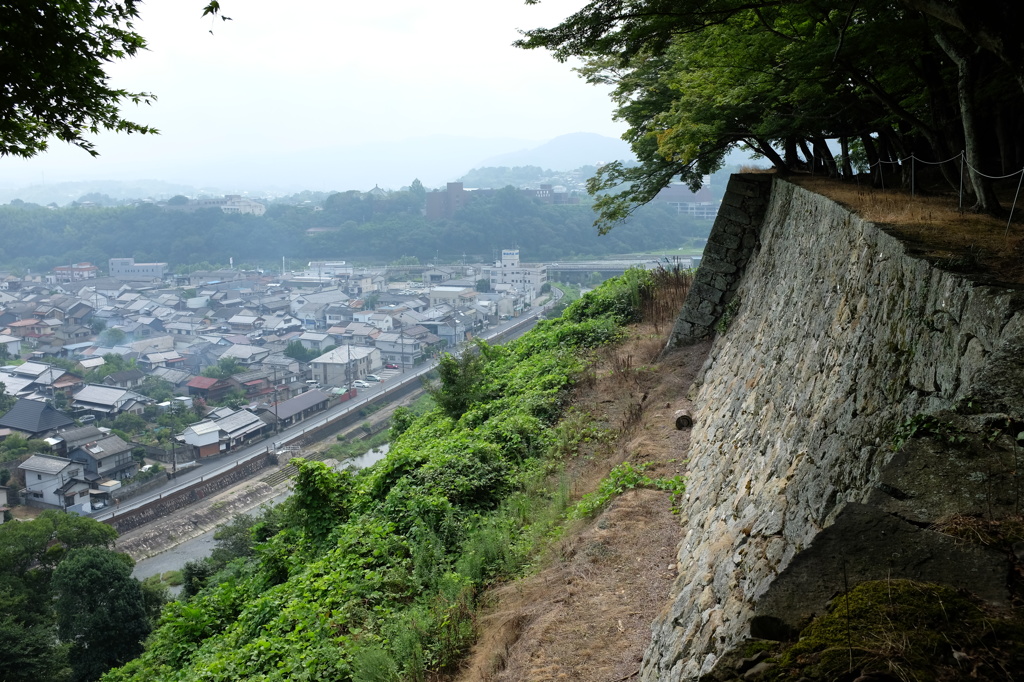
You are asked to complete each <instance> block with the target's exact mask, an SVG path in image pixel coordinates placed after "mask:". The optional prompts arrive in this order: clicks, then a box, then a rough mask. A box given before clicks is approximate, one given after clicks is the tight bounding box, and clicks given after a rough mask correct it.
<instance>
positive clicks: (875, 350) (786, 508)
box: [641, 178, 1024, 682]
mask: <svg viewBox="0 0 1024 682" xmlns="http://www.w3.org/2000/svg"><path fill="white" fill-rule="evenodd" d="M737 183H739V184H737ZM757 186H761V187H764V188H765V189H768V185H765V184H763V183H762V184H761V185H757V183H756V181H754V183H753V184H751V181H750V179H749V178H747V179H746V180H744V179H743V178H734V183H733V184H731V185H730V190H729V193H728V195H727V197H726V200H725V203H726V205H728V206H731V207H733V209H739V211H740V212H739V214H737V212H736V210H732V209H730V211H728V212H727V215H725V216H724V217H723V218H720V219H719V221H718V222H716V225H715V228H714V230H713V233H712V236H711V238H710V240H709V242H710V243H713V244H714V243H717V244H720V245H723V247H722V248H719V249H718V251H719V252H720V253H717V257H718V260H719V261H720V263H719V264H718V265H717V266H715V270H714V271H711V270H709V271H708V272H706V273H704V276H705V278H707V279H708V280H709V283H710V284H713V285H714V286H708V287H695V288H694V289H693V290H692V291H691V297H694V298H693V300H689V301H687V308H688V309H689V310H691V311H695V312H699V313H702V314H700V315H698V314H693V315H690V318H689V319H685V320H683V321H682V322H681V323H680V324H679V325H677V333H676V335H675V337H674V338H675V341H676V342H677V343H678V342H681V343H686V342H687V340H688V339H695V338H699V337H700V336H701V335H715V337H716V338H715V341H714V344H713V346H712V349H711V351H710V355H709V357H708V360H707V362H706V364H705V367H704V370H703V372H702V376H701V377H700V378H699V379H698V383H697V385H696V386H695V387H694V388H693V389H692V391H691V393H692V396H693V397H694V405H695V412H694V415H693V416H694V423H695V424H694V430H693V434H692V439H691V450H690V452H689V455H688V456H689V460H690V465H689V466H690V473H689V476H690V480H689V484H688V491H687V499H686V501H685V503H684V505H683V514H682V519H681V521H682V523H683V532H684V537H685V539H684V541H683V544H682V546H681V547H680V548H679V560H678V567H679V568H678V570H679V572H680V574H679V577H678V580H677V583H676V586H675V589H674V595H673V599H672V601H671V602H670V603H669V604H667V605H666V606H665V608H664V611H663V613H662V614H661V615H660V616H659V617H658V619H657V620H656V622H655V623H654V626H653V638H652V642H651V645H650V647H649V649H648V651H647V653H646V656H645V659H644V663H643V667H642V669H641V677H642V679H644V680H647V681H649V682H654V681H655V680H659V681H660V680H683V679H685V680H691V679H698V678H699V677H701V676H702V675H706V674H708V673H710V672H711V671H713V670H714V668H715V666H716V664H717V663H719V662H720V661H721V660H722V657H723V656H724V655H725V654H727V653H728V652H730V651H731V650H733V649H734V648H735V647H736V646H737V645H738V644H739V643H741V642H742V641H743V640H744V638H746V637H748V636H750V635H751V633H752V630H753V633H754V634H755V635H758V636H765V637H769V638H777V637H775V636H774V635H775V634H777V632H778V631H785V630H787V629H788V628H792V627H796V626H798V625H799V623H800V622H802V620H803V619H806V617H809V616H810V615H813V614H815V613H820V612H821V611H822V610H823V608H824V602H825V601H826V600H827V599H828V598H829V597H830V596H831V595H832V594H833V593H834V592H835V591H837V589H841V586H842V580H843V579H844V577H845V579H847V580H849V581H851V582H852V583H855V582H856V581H858V580H865V579H875V578H876V577H877V578H884V577H886V576H887V575H889V576H892V577H900V576H907V577H915V578H919V579H932V580H938V581H942V582H950V583H954V584H957V583H964V582H966V583H967V586H969V587H972V588H974V589H975V591H977V592H979V593H982V595H983V596H985V597H986V598H988V599H990V600H991V601H994V602H998V601H999V600H1000V598H1001V594H1000V581H1002V584H1003V585H1004V588H1003V589H1004V591H1005V575H1006V573H1000V571H1006V567H1005V566H1004V567H1000V566H999V564H998V561H999V559H998V558H995V559H994V558H993V557H992V556H989V555H987V554H985V552H984V551H981V550H977V551H975V550H973V549H970V548H967V549H963V551H962V553H960V554H957V551H959V550H958V549H957V548H956V547H952V546H948V545H946V544H943V543H944V542H946V541H947V540H948V538H947V539H943V537H940V534H938V533H934V532H931V531H929V530H927V525H928V523H930V522H932V521H934V520H935V519H934V517H935V516H938V515H940V514H941V513H949V512H950V511H953V512H954V513H955V512H956V511H958V510H968V509H972V508H974V507H972V506H971V505H974V506H975V507H976V506H977V503H978V499H977V497H978V496H977V495H973V494H972V493H971V486H972V485H975V483H972V481H975V482H977V481H979V480H985V477H986V476H990V474H988V473H985V472H984V471H982V469H984V468H985V467H987V466H989V465H988V464H981V463H976V462H975V461H973V460H971V461H967V462H963V461H957V462H956V463H954V464H949V466H951V467H953V468H956V467H959V468H958V469H956V471H959V472H960V473H959V474H956V476H962V477H963V479H962V480H959V481H958V482H957V483H956V484H954V485H949V486H948V487H947V488H944V486H946V485H947V484H948V483H949V481H950V480H951V479H950V478H949V477H953V474H948V472H947V473H944V474H942V475H943V476H947V478H944V479H942V481H946V483H942V481H940V483H939V484H938V485H937V486H936V488H937V489H945V490H947V491H948V492H947V493H945V494H946V495H947V496H955V495H956V493H954V492H952V491H951V490H949V489H950V488H952V489H953V490H957V489H959V490H964V489H966V490H967V491H968V492H967V494H964V495H962V499H961V498H958V499H957V500H956V501H954V502H953V503H950V499H951V497H947V498H946V499H944V500H942V499H939V498H940V497H942V493H936V491H935V490H934V489H933V490H925V485H924V483H921V482H920V481H918V483H913V482H912V481H909V474H908V473H907V472H908V471H910V470H911V469H913V470H914V471H916V472H918V473H920V471H923V470H924V469H926V468H927V466H930V462H928V461H925V464H922V460H921V459H920V458H919V459H916V460H915V459H913V457H911V456H909V455H906V454H905V453H902V454H900V453H897V452H896V450H895V449H894V448H893V439H894V437H895V434H896V433H897V430H898V428H899V426H900V425H901V424H904V423H906V422H907V420H909V419H911V418H913V417H915V416H917V415H922V414H943V411H944V410H950V409H951V408H953V407H954V406H956V405H957V404H958V403H961V402H963V401H966V400H970V401H971V403H972V409H973V411H974V413H975V415H977V416H973V417H971V419H975V420H977V419H984V418H985V415H986V414H988V415H990V416H992V415H994V416H992V419H995V418H996V417H999V418H1010V419H1013V420H1022V419H1024V391H1022V388H1021V387H1022V386H1024V365H1022V363H1024V313H1022V312H1021V310H1024V296H1022V295H1021V292H1020V291H1015V290H1013V289H1010V288H999V287H992V286H980V285H976V284H975V283H973V282H971V281H970V280H969V279H967V278H965V277H963V276H959V275H956V274H951V273H949V272H945V271H941V270H939V269H936V268H935V267H933V266H932V265H930V264H929V263H928V262H925V261H923V260H921V259H918V258H914V257H912V256H910V255H908V253H907V251H906V249H905V247H904V246H903V244H901V243H900V242H899V241H898V240H897V239H895V238H894V237H892V236H890V235H889V234H887V233H886V232H885V231H884V230H882V229H880V228H879V227H877V226H875V225H873V224H871V223H867V222H865V221H863V220H861V219H860V218H858V217H857V216H855V215H853V214H851V213H850V212H849V211H847V210H846V209H844V208H843V207H841V206H839V205H838V204H835V203H834V202H832V201H830V200H828V199H826V198H824V197H822V196H820V195H816V194H813V193H811V192H808V191H806V190H803V189H801V188H798V187H796V186H794V185H792V184H789V183H787V182H785V181H780V180H778V179H776V180H774V182H771V186H770V189H771V192H770V200H769V201H768V202H767V203H762V204H758V203H757V202H753V203H752V202H750V201H749V199H750V197H751V196H752V194H755V193H756V192H753V190H751V187H757ZM737 190H739V191H737ZM762 212H763V220H762V219H761V217H762V216H761V213H762ZM728 245H734V246H735V247H736V248H734V249H732V251H731V252H730V251H729V249H728V248H726V247H727V246H728ZM707 263H708V260H707V259H706V260H705V263H704V265H703V266H702V269H703V268H704V267H706V266H707ZM722 263H724V264H725V266H724V267H723V266H722ZM730 263H731V265H730ZM698 281H700V276H699V277H698ZM727 308H728V310H727ZM703 313H706V314H703ZM723 317H724V318H725V319H723ZM726 323H728V328H727V329H725V324H726ZM716 327H718V331H715V328H716ZM722 329H725V331H724V332H723V331H721V330H722ZM955 418H959V417H955V416H954V417H950V419H955ZM986 423H994V421H992V420H990V421H989V422H986ZM963 428H965V429H967V430H970V428H972V427H971V426H970V425H969V424H968V425H965V426H963ZM932 456H933V457H936V459H942V460H943V461H946V460H947V459H948V460H949V461H950V462H952V460H953V459H955V457H953V456H949V457H946V456H945V455H943V456H941V457H939V456H936V455H934V453H933V454H932ZM922 457H924V455H922ZM1011 464H1012V463H1011ZM972 467H973V468H972ZM947 474H948V475H947ZM901 477H902V478H901ZM979 477H980V478H979ZM933 478H934V477H933ZM939 478H941V477H939ZM915 480H916V479H915ZM891 481H902V482H901V483H900V485H902V486H904V487H905V488H906V489H907V490H908V491H909V492H902V491H899V490H896V489H895V487H894V486H893V485H890V483H889V482H891ZM914 486H917V487H914ZM919 489H920V490H919ZM894 491H895V492H894ZM926 499H927V501H926ZM915 505H916V506H915ZM989 508H991V504H990V505H989ZM911 517H913V518H911ZM908 519H910V520H913V521H914V522H915V523H908V522H907V521H908ZM992 561H994V563H992ZM986 562H988V563H986ZM949 564H960V566H959V568H960V569H962V572H961V573H956V571H953V572H952V573H951V574H949V575H947V573H950V568H949V566H948V565H949ZM943 565H946V566H945V567H944V566H943ZM943 571H945V572H946V573H944V572H943ZM844 572H845V573H846V575H845V576H844ZM773 631H775V632H773ZM783 634H785V632H783ZM790 634H791V633H790ZM778 638H781V635H780V636H779V637H778Z"/></svg>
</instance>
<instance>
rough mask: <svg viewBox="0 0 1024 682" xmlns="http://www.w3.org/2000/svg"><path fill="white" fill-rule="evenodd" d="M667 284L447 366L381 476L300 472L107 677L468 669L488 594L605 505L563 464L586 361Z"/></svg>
mask: <svg viewBox="0 0 1024 682" xmlns="http://www.w3.org/2000/svg"><path fill="white" fill-rule="evenodd" d="M659 277H661V278H666V279H670V280H674V281H676V282H677V283H678V282H683V283H684V286H685V277H684V276H682V275H681V274H680V273H661V274H660V275H659V274H651V273H645V272H640V271H630V272H629V273H627V274H626V275H625V276H624V277H622V278H619V279H616V280H612V281H610V282H609V283H606V284H605V285H604V286H603V287H601V288H600V289H599V290H598V291H596V292H592V293H591V294H588V295H587V296H585V297H583V298H582V299H580V300H579V301H577V302H576V303H574V304H573V305H572V306H570V307H569V308H568V309H567V310H566V312H565V313H564V315H563V316H562V318H560V319H557V320H552V321H547V322H542V323H541V324H540V325H538V327H537V328H535V329H534V330H533V331H531V332H530V333H528V334H527V335H525V336H524V337H522V338H521V339H519V340H517V341H515V342H513V343H510V344H508V345H507V346H502V347H491V346H487V345H485V344H481V345H480V346H479V347H478V350H477V352H475V353H467V354H465V355H463V356H462V357H461V358H454V357H448V358H446V359H445V360H444V362H443V363H442V366H441V371H440V375H441V383H440V385H439V386H438V388H437V390H436V392H435V402H436V405H437V406H436V407H435V409H433V410H432V411H430V412H429V413H427V414H425V415H423V416H420V417H418V418H413V417H412V416H411V415H409V414H407V413H406V414H404V415H401V416H399V417H398V418H396V420H395V426H394V436H395V438H394V439H393V443H392V449H391V452H390V454H389V456H388V457H387V459H386V460H384V461H383V462H381V463H380V464H378V465H376V466H374V467H372V468H370V469H367V470H364V471H359V472H348V471H345V472H340V473H338V472H334V471H331V470H330V469H328V468H327V467H326V466H325V465H323V464H321V463H318V462H302V463H300V471H299V475H298V477H297V480H296V490H295V494H294V495H293V497H292V498H291V499H290V500H289V502H287V503H285V504H283V505H281V506H280V507H278V508H275V509H274V510H272V511H268V512H265V514H264V516H263V517H262V518H261V519H260V521H259V522H258V523H256V524H255V525H254V526H253V527H252V528H251V530H250V540H251V542H252V543H255V545H254V547H253V553H252V556H251V557H248V558H246V557H245V556H244V554H246V552H239V555H240V556H239V558H237V559H234V560H233V561H230V562H228V563H227V564H226V566H225V567H224V568H223V570H221V572H220V573H218V574H217V575H215V576H212V577H211V578H208V579H206V580H201V581H198V583H197V584H194V585H192V586H191V587H190V590H189V591H190V592H194V593H195V594H194V595H193V596H191V597H190V598H188V599H187V600H185V601H180V602H175V603H172V604H170V605H169V606H168V607H167V608H166V609H165V611H164V614H163V617H162V619H161V622H160V626H159V628H158V629H157V630H156V631H155V632H154V633H153V635H152V636H151V637H150V638H149V640H148V641H147V643H146V651H145V653H144V654H143V655H142V657H141V658H139V659H137V660H135V661H133V662H131V663H130V664H128V665H127V666H125V667H124V668H121V669H118V670H114V671H111V672H110V673H108V674H107V675H106V677H105V678H104V679H105V680H108V682H111V681H115V680H117V681H122V680H140V681H141V680H180V681H185V680H200V679H202V680H237V679H257V680H259V679H263V680H302V679H317V680H319V679H330V680H348V679H352V680H391V679H413V680H416V679H425V678H426V677H427V676H428V674H429V673H430V672H431V671H440V670H444V669H451V668H452V667H454V665H455V664H456V663H457V662H458V661H459V660H460V659H461V657H462V656H463V655H464V654H465V652H466V651H467V649H468V647H469V645H470V644H471V643H472V641H473V638H474V610H475V608H476V607H477V599H478V595H479V594H480V590H481V588H483V587H485V586H487V585H489V584H492V583H494V582H495V581H500V580H501V579H504V578H507V577H511V576H514V575H517V574H519V573H521V572H522V571H523V569H524V567H525V566H527V565H528V564H529V562H530V561H531V559H532V558H533V557H534V556H535V553H536V551H537V549H538V547H540V546H541V545H542V544H543V543H544V541H545V540H546V539H548V538H550V537H552V535H557V533H558V529H559V527H560V526H561V524H562V523H563V521H564V519H565V518H566V517H567V516H573V515H579V514H581V513H586V512H587V511H588V510H589V509H592V508H594V507H595V506H596V505H597V504H599V503H600V499H597V500H595V499H594V498H586V500H585V501H584V503H583V506H582V507H579V508H576V509H570V502H571V495H570V481H569V479H568V476H567V475H566V474H565V468H564V464H563V459H564V457H565V456H566V455H568V454H570V453H573V452H575V451H576V449H577V446H578V444H579V443H580V442H581V441H582V440H585V439H587V438H593V437H599V436H600V434H599V432H598V431H597V430H596V429H593V428H589V427H587V426H586V425H583V426H582V427H581V425H580V423H579V420H578V419H575V420H568V421H567V422H565V423H564V424H563V423H561V420H562V418H563V416H564V415H565V413H566V409H567V407H568V404H569V398H570V390H571V389H572V387H573V386H574V384H575V383H576V382H578V381H579V379H580V378H581V376H583V370H584V368H585V363H586V359H587V356H588V353H590V352H591V351H592V350H593V349H596V348H597V347H599V346H602V345H606V344H609V343H612V342H615V341H616V340H617V339H619V338H621V335H622V330H623V325H625V324H627V323H630V322H634V321H636V320H638V319H640V318H641V316H642V311H644V310H647V311H648V312H653V311H655V309H656V308H658V302H657V300H656V299H655V298H654V296H653V294H654V292H655V291H656V290H657V289H658V287H657V285H656V282H655V280H656V279H657V278H659ZM629 475H630V476H631V477H632V478H631V479H630V480H631V484H633V485H636V484H642V485H647V484H650V485H658V486H660V487H663V488H668V489H672V490H676V491H678V490H680V489H681V481H679V480H678V479H664V480H657V481H655V480H653V479H652V480H646V479H645V477H644V476H643V475H642V474H640V473H639V472H632V473H631V474H629ZM632 479H636V480H632ZM605 499H607V498H605ZM243 544H245V543H243Z"/></svg>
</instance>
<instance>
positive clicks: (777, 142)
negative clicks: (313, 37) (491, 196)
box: [520, 0, 1024, 229]
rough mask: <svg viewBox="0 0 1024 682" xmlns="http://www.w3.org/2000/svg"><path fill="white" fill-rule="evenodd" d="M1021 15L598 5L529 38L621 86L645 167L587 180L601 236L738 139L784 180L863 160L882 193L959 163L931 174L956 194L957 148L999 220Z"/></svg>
mask: <svg viewBox="0 0 1024 682" xmlns="http://www.w3.org/2000/svg"><path fill="white" fill-rule="evenodd" d="M528 1H530V2H532V1H533V0H528ZM1022 21H1024V5H1022V4H1021V3H1019V2H983V3H977V2H967V0H948V1H943V2H938V1H934V0H900V1H898V2H888V1H884V0H867V1H865V0H838V1H837V0H830V1H828V2H822V1H821V0H798V1H794V2H782V3H780V2H776V1H775V0H754V1H750V0H713V1H711V2H696V1H694V0H682V1H680V0H634V1H631V2H611V1H609V0H590V2H588V3H587V4H586V5H585V7H583V9H581V10H579V11H578V12H576V13H575V14H573V15H572V16H570V17H568V18H567V19H565V20H564V21H563V22H562V23H561V24H559V25H557V26H554V27H552V28H542V29H536V30H533V31H527V32H526V35H525V37H524V39H523V40H522V41H521V42H520V45H521V46H523V47H527V48H545V49H549V50H551V51H552V52H553V54H554V55H555V56H556V58H558V59H560V60H565V59H569V58H581V59H583V60H584V61H585V62H586V64H585V66H584V67H583V68H582V69H581V73H582V74H583V75H584V77H586V78H587V79H588V80H590V81H592V82H599V83H608V84H612V85H613V86H614V88H615V89H614V92H613V99H614V100H615V102H616V104H617V107H618V109H617V115H618V117H620V118H621V119H622V120H624V121H626V122H627V123H628V124H629V126H630V128H629V131H628V132H627V133H626V136H625V137H626V138H627V139H628V141H629V142H630V143H631V145H632V147H633V151H634V153H635V154H636V155H637V158H638V159H639V160H640V161H641V165H640V166H636V167H627V166H624V165H622V164H620V163H612V164H609V165H607V166H605V167H603V168H602V169H601V171H600V173H599V175H598V176H597V177H595V178H594V179H593V180H592V181H591V183H590V189H591V190H592V191H593V192H594V193H596V194H599V195H602V196H600V197H599V198H598V200H597V207H598V208H599V210H600V211H601V216H602V217H601V220H602V226H603V227H604V228H605V229H607V228H610V227H611V226H612V225H614V224H615V223H616V222H617V221H618V220H620V219H621V218H622V217H624V216H625V215H628V213H629V211H630V208H631V207H633V206H635V205H637V204H642V203H644V202H646V201H648V200H649V199H650V198H651V197H652V196H654V194H656V193H657V191H658V190H659V189H661V188H662V187H663V186H665V184H667V183H668V182H669V181H670V180H671V179H673V178H676V177H679V176H682V178H683V179H684V180H687V181H691V182H699V180H700V178H701V176H703V175H704V174H706V173H709V172H713V171H714V170H716V169H717V168H719V167H720V166H721V164H722V160H723V159H724V157H725V155H726V154H727V153H728V152H729V150H730V149H732V148H734V147H736V146H739V145H742V146H745V147H746V148H748V149H750V150H753V151H754V152H756V153H758V154H761V155H763V156H764V157H766V158H767V159H769V160H770V161H771V162H772V163H773V164H774V165H775V167H776V168H777V169H779V171H780V172H791V171H806V170H812V171H816V172H820V173H825V174H829V175H831V176H842V177H844V178H852V177H853V174H854V166H855V165H856V166H859V167H860V169H861V170H864V169H866V168H867V167H869V166H870V167H871V172H872V179H873V181H874V182H875V184H876V185H879V184H881V183H882V181H883V179H882V177H881V175H880V173H879V171H880V170H882V169H884V170H886V172H887V173H889V174H890V177H889V178H888V180H886V183H887V184H888V185H889V186H892V183H893V181H899V180H902V181H904V182H907V183H909V182H910V181H911V173H912V172H914V169H915V168H916V169H917V170H918V172H920V169H921V166H922V164H921V162H922V161H924V162H930V163H937V162H943V161H946V160H947V159H952V161H950V162H949V163H945V164H942V165H940V166H939V167H938V168H939V170H940V172H941V174H942V176H943V177H944V178H945V180H946V182H947V183H948V185H947V186H950V187H952V188H953V189H956V187H957V185H958V183H959V179H960V169H961V165H960V164H961V156H960V154H961V153H963V154H964V157H963V160H964V161H966V163H967V164H968V165H969V167H971V168H973V169H975V170H973V171H971V172H970V173H969V174H968V178H967V179H966V180H965V182H966V184H968V185H969V186H970V189H971V190H972V191H973V193H974V197H975V200H976V202H977V208H979V209H980V210H984V211H990V212H998V211H999V202H998V200H997V198H996V196H995V194H994V191H993V185H992V182H991V180H990V179H989V178H986V177H984V176H983V175H982V174H988V175H990V176H991V175H1003V174H1009V173H1013V172H1015V171H1018V170H1020V169H1021V167H1022V166H1024V151H1022V148H1021V146H1020V144H1019V140H1020V139H1021V137H1022V134H1024V119H1021V117H1020V116H1018V115H1016V113H1015V112H1016V111H1019V110H1020V107H1021V105H1022V103H1024V40H1022V38H1021V33H1020V31H1019V27H1020V25H1021V23H1022ZM828 141H833V144H834V145H835V146H837V147H838V148H839V149H840V150H841V152H842V153H841V154H839V155H838V158H837V155H835V154H834V153H833V151H832V149H830V147H829V144H827V142H828ZM911 155H913V156H915V157H916V158H917V160H918V161H917V163H916V164H912V163H910V162H905V160H907V159H908V158H909V157H910V156H911ZM901 160H904V162H901ZM880 163H881V164H883V165H879V164H880ZM623 183H628V184H627V185H625V186H624V187H623ZM1013 184H1014V186H1015V185H1016V180H1015V181H1014V183H1013ZM612 188H619V189H618V190H615V192H614V193H612V194H607V195H604V194H603V193H604V192H605V191H606V190H610V189H612Z"/></svg>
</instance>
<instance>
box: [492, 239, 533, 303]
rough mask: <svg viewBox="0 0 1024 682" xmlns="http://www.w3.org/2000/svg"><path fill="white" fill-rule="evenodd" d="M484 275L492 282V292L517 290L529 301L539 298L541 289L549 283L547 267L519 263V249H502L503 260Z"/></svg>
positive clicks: (497, 262)
mask: <svg viewBox="0 0 1024 682" xmlns="http://www.w3.org/2000/svg"><path fill="white" fill-rule="evenodd" d="M483 271H484V275H485V277H486V278H487V280H488V281H489V282H490V285H491V291H508V290H509V289H515V290H516V291H518V292H520V293H522V294H524V295H525V296H526V298H527V300H532V299H535V298H537V296H538V295H539V294H540V289H541V287H542V286H544V284H545V283H547V281H548V269H547V266H545V265H535V266H529V265H524V264H522V263H520V262H519V249H502V251H501V260H500V261H496V262H495V263H494V265H493V266H491V267H485V268H484V270H483Z"/></svg>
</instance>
